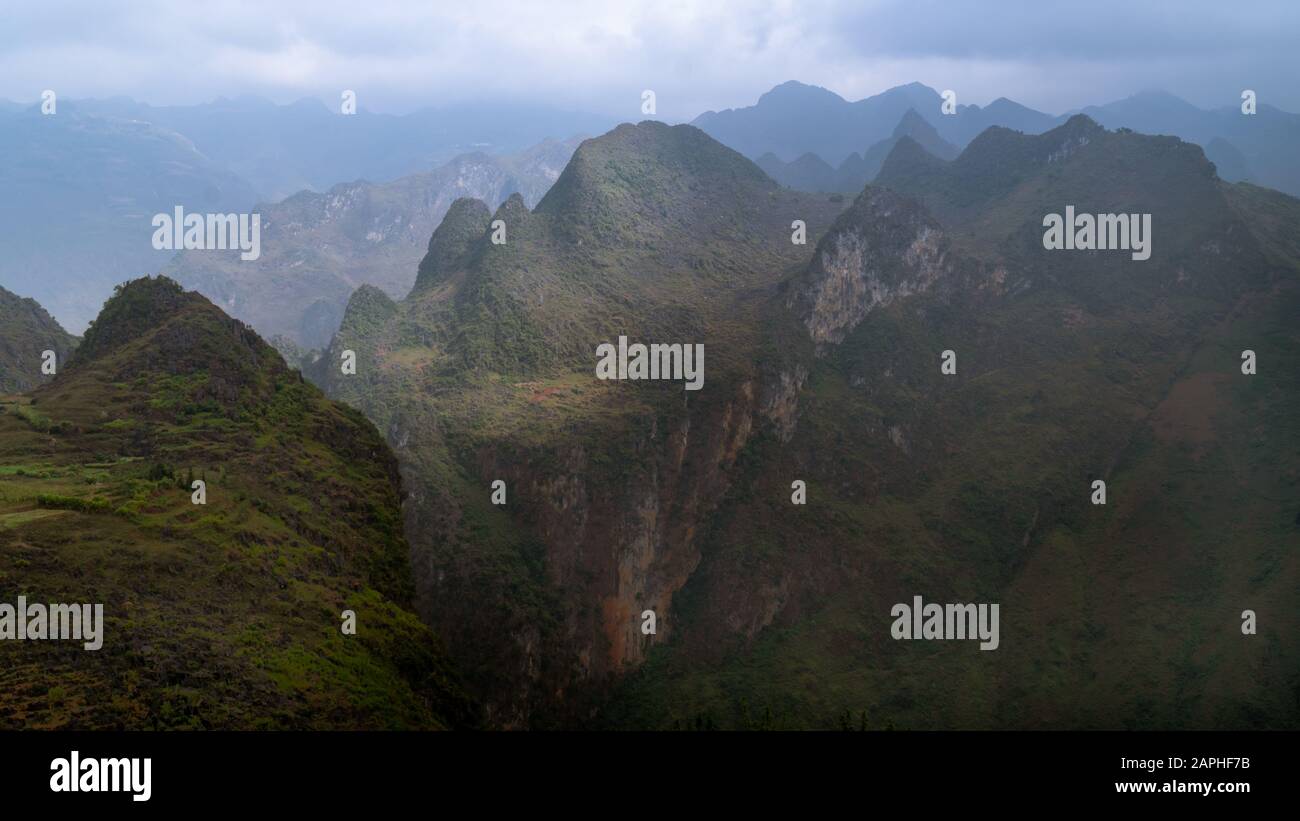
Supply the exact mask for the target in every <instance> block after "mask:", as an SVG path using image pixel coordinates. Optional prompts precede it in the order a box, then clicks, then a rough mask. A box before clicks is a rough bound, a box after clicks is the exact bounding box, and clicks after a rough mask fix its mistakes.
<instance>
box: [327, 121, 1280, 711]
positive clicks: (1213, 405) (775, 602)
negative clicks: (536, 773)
mask: <svg viewBox="0 0 1300 821" xmlns="http://www.w3.org/2000/svg"><path fill="white" fill-rule="evenodd" d="M880 178H881V182H880V184H879V185H873V186H868V187H867V188H866V189H865V190H863V191H862V192H861V193H860V194H859V195H858V196H857V197H856V199H854V200H853V201H852V202H847V201H845V199H844V198H842V197H836V196H826V195H813V194H803V193H800V192H796V191H791V190H788V189H782V188H779V187H776V186H774V185H773V183H772V182H771V181H770V180H769V179H768V178H767V177H766V175H763V174H762V173H761V172H760V170H759V169H758V168H757V167H756V166H754V165H753V164H752V163H750V162H749V161H747V160H746V159H745V158H744V157H742V156H741V155H740V154H738V153H735V152H733V151H730V150H728V149H726V148H724V147H723V146H721V145H720V144H718V143H716V142H714V141H713V140H711V139H710V138H709V137H707V136H706V135H705V134H703V132H701V131H699V130H697V129H694V128H692V127H688V126H676V127H667V126H663V125H660V124H656V123H649V122H647V123H642V124H640V125H637V126H630V125H625V126H620V127H619V128H618V129H616V130H615V131H613V132H610V133H609V134H607V135H605V136H603V137H600V138H598V139H595V140H590V141H587V142H585V143H583V144H582V145H581V146H579V148H578V150H577V151H576V152H575V153H574V156H573V159H572V160H571V161H570V163H569V166H568V167H567V168H566V169H565V171H564V173H563V174H562V175H561V177H560V179H559V180H558V181H557V182H556V184H555V186H554V187H553V188H552V189H551V190H550V191H549V192H548V193H547V195H546V196H545V197H544V198H543V199H542V201H541V202H540V203H539V204H538V205H537V207H536V209H533V210H529V209H528V208H527V207H526V206H525V205H524V204H523V203H522V201H520V200H519V198H514V197H512V198H511V199H509V200H507V201H506V203H504V204H503V205H502V206H501V207H500V208H498V209H497V210H496V211H495V212H493V211H491V210H490V209H489V208H488V207H487V206H486V205H485V204H482V203H472V202H467V201H460V202H458V203H456V204H455V205H453V207H452V208H451V209H450V210H449V211H448V215H447V218H446V219H445V220H444V222H443V224H442V225H440V226H439V228H438V229H437V230H436V231H435V232H434V235H433V238H432V240H431V242H430V245H429V253H428V255H427V256H426V258H425V260H424V261H423V262H422V263H421V265H420V267H419V271H418V279H417V283H416V286H415V288H414V290H413V292H412V293H411V295H410V296H408V297H407V298H406V299H404V300H401V301H393V300H391V299H389V298H388V297H387V296H385V295H384V294H383V293H382V292H381V291H379V290H378V289H375V288H362V289H359V290H358V291H357V293H356V294H354V296H353V298H352V300H351V302H350V303H349V306H348V309H347V312H346V314H345V316H344V319H343V322H342V327H341V329H340V332H339V334H338V335H337V336H336V338H335V339H334V341H333V343H332V344H331V346H330V348H329V350H328V351H327V352H325V353H324V354H322V355H321V356H320V357H319V358H317V359H315V360H314V361H313V362H312V363H311V365H310V366H309V367H308V369H307V373H308V375H309V376H310V377H311V378H312V379H313V380H315V381H317V382H318V383H319V384H321V385H322V386H323V387H324V388H325V390H326V392H327V393H328V394H329V395H331V396H334V397H336V398H339V399H341V400H343V401H345V402H347V403H348V404H350V405H353V406H355V407H357V408H360V409H361V410H363V411H364V412H365V413H366V414H367V415H368V416H369V417H370V418H371V419H373V420H374V421H375V423H376V425H377V426H378V427H379V429H380V430H382V431H383V432H384V433H385V435H386V437H387V438H388V441H389V443H390V444H391V445H392V446H393V448H394V449H395V451H396V452H397V454H398V458H399V460H400V462H401V463H402V465H403V477H404V480H405V482H406V484H407V486H408V487H410V488H411V489H412V490H411V496H410V499H409V501H408V504H407V506H406V508H405V511H404V513H405V517H406V531H407V534H408V536H409V538H410V539H411V541H412V557H413V562H414V567H415V584H416V589H417V600H418V602H419V604H418V605H417V606H418V608H419V610H420V612H421V614H422V615H423V616H424V618H425V619H426V621H427V622H428V623H430V624H431V625H433V627H434V628H435V629H436V630H437V631H438V632H439V633H440V634H441V635H442V636H444V637H445V639H446V641H447V643H448V647H449V650H450V652H451V653H452V656H453V657H454V658H456V659H457V660H458V661H460V662H462V663H463V664H464V672H465V676H466V682H467V687H468V689H469V690H470V692H472V693H473V694H474V696H475V697H476V698H479V699H481V700H482V701H483V703H484V705H485V709H486V712H487V716H488V721H489V723H491V724H492V725H493V726H503V727H548V726H599V727H623V728H625V727H644V728H671V727H675V726H677V727H680V726H720V727H834V726H840V725H842V724H843V723H844V722H845V721H846V720H851V721H852V723H853V724H854V726H857V725H858V724H859V723H862V724H864V725H865V726H869V727H875V728H880V727H899V728H936V727H966V728H978V727H1026V728H1028V727H1043V726H1051V727H1075V728H1099V727H1166V726H1167V727H1253V726H1271V727H1277V726H1295V725H1296V723H1297V721H1300V713H1297V708H1296V704H1297V703H1298V702H1297V700H1296V694H1297V693H1300V684H1297V682H1298V681H1300V678H1298V675H1300V666H1298V665H1300V658H1298V657H1297V655H1296V653H1295V648H1294V646H1293V645H1292V644H1291V643H1289V642H1288V641H1286V639H1285V636H1287V635H1289V634H1290V631H1292V630H1294V629H1295V627H1296V626H1297V625H1296V624H1295V613H1294V608H1291V607H1290V606H1289V604H1288V603H1289V602H1291V601H1293V600H1294V599H1295V596H1296V594H1297V592H1300V565H1298V564H1297V562H1296V560H1295V547H1297V546H1300V530H1298V529H1297V525H1296V522H1297V521H1300V519H1298V518H1297V509H1296V507H1295V501H1294V493H1292V492H1291V491H1290V490H1289V488H1292V486H1293V484H1294V482H1295V481H1296V475H1295V470H1294V467H1293V466H1294V465H1295V464H1297V461H1296V458H1295V457H1296V456H1297V455H1298V454H1300V426H1297V424H1296V421H1295V419H1294V418H1293V416H1294V415H1293V414H1291V413H1290V412H1289V408H1290V407H1291V404H1292V402H1293V400H1294V392H1295V384H1294V381H1293V380H1291V379H1290V378H1289V374H1291V373H1293V372H1294V371H1295V366H1296V365H1297V364H1300V328H1297V326H1296V324H1295V323H1294V322H1293V321H1292V320H1293V319H1294V317H1295V316H1296V315H1297V309H1298V308H1300V286H1298V281H1297V276H1298V275H1300V243H1298V242H1297V237H1300V232H1297V230H1296V228H1297V227H1300V210H1298V206H1300V203H1297V201H1296V200H1294V199H1292V198H1290V197H1287V196H1285V195H1282V194H1278V193H1276V192H1272V191H1269V190H1267V189H1262V188H1257V187H1254V186H1251V185H1247V184H1235V185H1234V184H1229V183H1226V182H1224V181H1223V180H1221V179H1219V178H1218V177H1217V175H1216V174H1215V169H1214V166H1213V165H1212V164H1211V163H1210V162H1208V161H1207V160H1206V158H1205V156H1204V153H1203V152H1202V151H1201V149H1200V148H1199V147H1197V146H1195V145H1191V144H1188V143H1185V142H1182V141H1180V140H1178V139H1176V138H1172V137H1152V136H1145V135H1140V134H1136V133H1132V132H1129V131H1125V130H1120V131H1108V130H1106V129H1104V128H1103V127H1101V126H1100V125H1098V124H1097V123H1096V122H1094V121H1092V120H1091V119H1089V118H1087V117H1085V116H1076V117H1072V118H1071V119H1069V120H1068V121H1067V122H1065V123H1064V124H1062V125H1060V126H1057V127H1056V128H1053V129H1050V130H1049V131H1046V132H1044V133H1042V134H1040V135H1027V134H1023V133H1020V132H1017V131H1013V130H1010V129H1005V128H998V127H994V128H989V129H986V130H985V131H984V132H983V133H982V134H980V135H979V136H978V137H977V138H976V139H974V140H972V141H970V144H969V145H968V146H967V147H966V149H965V150H964V151H963V152H962V153H961V155H960V156H958V157H957V158H955V159H954V160H952V161H951V162H945V161H943V160H941V159H939V158H936V157H934V156H932V155H930V154H929V153H928V152H926V151H924V150H923V149H922V148H921V147H920V145H919V144H918V143H916V141H915V140H913V139H911V138H910V137H907V136H902V137H900V138H899V139H898V140H897V142H896V143H895V145H894V147H893V149H892V150H891V152H890V153H889V155H888V157H886V159H885V161H884V164H883V168H882V170H881V174H880ZM1067 203H1070V204H1074V205H1076V206H1077V207H1078V208H1079V209H1080V210H1087V211H1089V212H1092V211H1095V212H1097V213H1106V212H1113V211H1119V212H1129V211H1138V212H1147V213H1151V214H1152V215H1153V216H1154V225H1155V226H1156V228H1155V229H1154V231H1155V235H1154V238H1153V248H1154V250H1153V253H1152V255H1151V257H1150V259H1148V260H1145V261H1136V260H1133V259H1132V258H1131V255H1130V254H1128V253H1099V252H1095V251H1092V252H1078V253H1073V254H1072V253H1069V252H1062V251H1048V250H1046V249H1044V247H1043V242H1042V218H1043V215H1044V214H1045V213H1051V212H1052V211H1053V210H1059V209H1061V208H1063V207H1064V206H1065V204H1067ZM795 219H802V220H805V222H806V225H807V235H808V238H809V239H808V244H807V245H799V244H797V243H796V242H792V235H791V230H790V225H791V221H792V220H795ZM495 220H500V221H501V222H502V223H504V225H505V227H506V236H505V241H504V243H502V244H497V243H494V242H493V241H492V234H493V230H492V229H491V227H490V222H492V221H495ZM620 336H624V337H626V338H627V339H628V340H631V341H643V342H647V343H649V342H664V343H670V342H683V343H699V344H702V345H703V346H704V350H705V351H706V362H707V366H706V377H707V378H706V387H705V389H704V390H701V391H699V392H698V393H692V392H689V391H684V390H683V386H682V384H681V382H673V381H667V382H663V381H661V382H642V383H636V382H625V381H614V382H611V381H603V380H601V379H599V378H597V376H596V372H595V370H594V365H595V361H596V357H595V355H594V354H595V351H596V349H597V347H598V346H599V345H600V344H603V343H611V342H614V341H616V340H617V338H618V337H620ZM1247 348H1249V349H1251V350H1254V351H1256V352H1257V353H1258V354H1259V355H1260V357H1261V358H1262V359H1263V360H1266V361H1269V362H1270V363H1272V364H1270V368H1269V374H1268V375H1267V376H1265V375H1264V374H1262V373H1261V374H1260V375H1258V376H1246V375H1244V374H1242V373H1241V371H1240V369H1239V365H1240V359H1239V356H1238V355H1239V353H1240V352H1241V351H1242V350H1243V349H1247ZM945 350H950V351H953V352H954V353H955V356H956V357H957V360H956V361H958V362H959V363H960V365H959V366H958V370H957V372H956V374H953V375H951V376H949V375H945V374H943V373H942V372H941V369H940V364H941V361H942V357H941V354H942V353H943V352H944V351H945ZM350 354H351V355H354V356H355V357H356V363H357V366H356V373H355V374H351V373H348V372H346V371H344V370H343V369H342V368H341V367H340V363H341V362H343V361H346V360H347V358H348V356H349V355H350ZM1096 479H1103V480H1104V481H1106V482H1107V483H1108V484H1109V486H1110V493H1111V494H1112V496H1111V499H1110V501H1109V502H1108V503H1107V504H1106V505H1104V506H1098V505H1094V504H1091V503H1090V502H1089V489H1090V487H1091V482H1092V481H1094V480H1096ZM496 482H502V483H504V484H503V485H502V486H500V487H503V488H504V493H505V498H504V499H503V500H502V501H501V502H500V503H494V502H493V501H492V496H493V494H494V490H493V489H494V488H496V487H498V486H497V485H496V484H495V483H496ZM796 482H803V483H804V484H805V489H806V493H807V501H806V504H796V503H794V501H793V497H792V487H793V486H794V484H795V483H796ZM1225 523H1229V524H1228V525H1227V527H1228V528H1229V530H1228V532H1231V533H1233V534H1234V538H1233V539H1232V540H1231V541H1230V542H1228V541H1225V540H1224V539H1223V533H1224V532H1225V530H1224V527H1225ZM918 594H920V595H924V596H925V598H926V599H927V600H940V601H972V600H975V601H995V602H1001V603H1002V607H1003V612H1004V614H1006V615H1005V616H1004V622H1003V626H1002V630H1003V633H1002V649H1001V650H999V651H998V652H996V653H982V652H980V651H979V650H978V649H977V648H975V647H973V646H970V645H967V644H963V643H962V642H956V643H938V644H934V645H932V646H929V647H925V648H921V649H918V648H917V646H916V645H913V644H911V643H907V642H901V643H900V642H895V641H892V640H891V639H890V632H889V614H890V612H891V606H892V605H893V604H894V603H895V602H900V601H911V600H912V597H913V596H914V595H918ZM1246 609H1250V610H1252V611H1254V612H1256V613H1258V614H1261V618H1263V619H1266V620H1267V621H1268V623H1269V624H1271V625H1274V627H1273V628H1270V631H1269V632H1268V634H1267V635H1261V636H1259V637H1257V639H1258V640H1252V639H1247V638H1246V637H1243V636H1242V633H1241V631H1240V629H1239V627H1240V619H1239V618H1238V616H1239V614H1240V613H1241V612H1242V611H1244V610H1246ZM646 611H650V612H652V613H653V614H654V616H655V619H656V623H657V629H656V631H655V632H653V633H647V632H645V631H644V630H643V626H644V624H645V621H644V619H645V613H646ZM1265 614H1266V615H1265ZM1170 625H1178V633H1177V639H1176V640H1174V639H1172V638H1171V634H1170V629H1171V628H1170ZM846 716H847V717H849V719H846Z"/></svg>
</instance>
